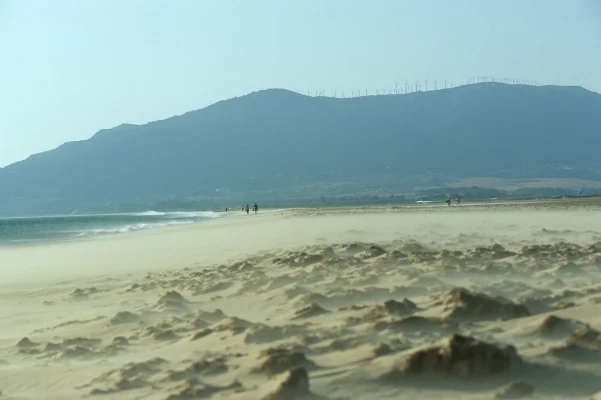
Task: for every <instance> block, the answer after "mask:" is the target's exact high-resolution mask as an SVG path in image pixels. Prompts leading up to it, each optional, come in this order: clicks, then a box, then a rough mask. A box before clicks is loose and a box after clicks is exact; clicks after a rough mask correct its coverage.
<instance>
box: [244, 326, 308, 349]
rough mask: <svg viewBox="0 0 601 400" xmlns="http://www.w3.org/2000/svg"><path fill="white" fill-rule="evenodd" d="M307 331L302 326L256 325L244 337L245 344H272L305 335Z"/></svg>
mask: <svg viewBox="0 0 601 400" xmlns="http://www.w3.org/2000/svg"><path fill="white" fill-rule="evenodd" d="M305 331H306V329H305V328H304V327H303V326H301V325H286V326H269V325H263V324H261V325H255V326H252V327H250V328H249V329H248V330H247V331H246V332H245V336H244V343H254V344H261V343H271V342H275V341H278V340H282V339H287V338H290V337H294V336H297V335H301V334H303V333H305Z"/></svg>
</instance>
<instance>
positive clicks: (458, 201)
mask: <svg viewBox="0 0 601 400" xmlns="http://www.w3.org/2000/svg"><path fill="white" fill-rule="evenodd" d="M457 205H458V206H460V205H461V196H457Z"/></svg>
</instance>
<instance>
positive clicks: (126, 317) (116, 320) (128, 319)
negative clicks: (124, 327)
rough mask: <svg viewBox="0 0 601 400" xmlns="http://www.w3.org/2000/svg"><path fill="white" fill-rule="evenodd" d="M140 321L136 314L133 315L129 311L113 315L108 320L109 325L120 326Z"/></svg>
mask: <svg viewBox="0 0 601 400" xmlns="http://www.w3.org/2000/svg"><path fill="white" fill-rule="evenodd" d="M139 320H140V316H139V315H138V314H134V313H132V312H129V311H120V312H118V313H117V314H115V315H114V316H113V317H112V318H111V319H110V320H109V322H108V323H109V325H121V324H130V323H133V322H138V321H139Z"/></svg>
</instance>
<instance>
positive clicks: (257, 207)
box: [253, 201, 259, 214]
mask: <svg viewBox="0 0 601 400" xmlns="http://www.w3.org/2000/svg"><path fill="white" fill-rule="evenodd" d="M253 211H254V212H255V214H256V213H257V211H259V205H258V204H257V202H256V201H255V204H254V205H253Z"/></svg>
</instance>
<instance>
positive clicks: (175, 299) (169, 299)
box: [157, 290, 189, 312]
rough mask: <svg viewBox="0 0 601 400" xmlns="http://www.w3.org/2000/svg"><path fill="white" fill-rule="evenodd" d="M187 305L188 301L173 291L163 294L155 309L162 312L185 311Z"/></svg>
mask: <svg viewBox="0 0 601 400" xmlns="http://www.w3.org/2000/svg"><path fill="white" fill-rule="evenodd" d="M188 304H189V301H188V300H186V298H185V297H184V296H182V295H181V294H180V293H179V292H176V291H175V290H171V291H169V292H167V293H165V294H164V295H162V296H161V297H160V298H159V300H158V301H157V307H158V308H159V309H161V310H163V311H176V312H181V311H187V309H188Z"/></svg>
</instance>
